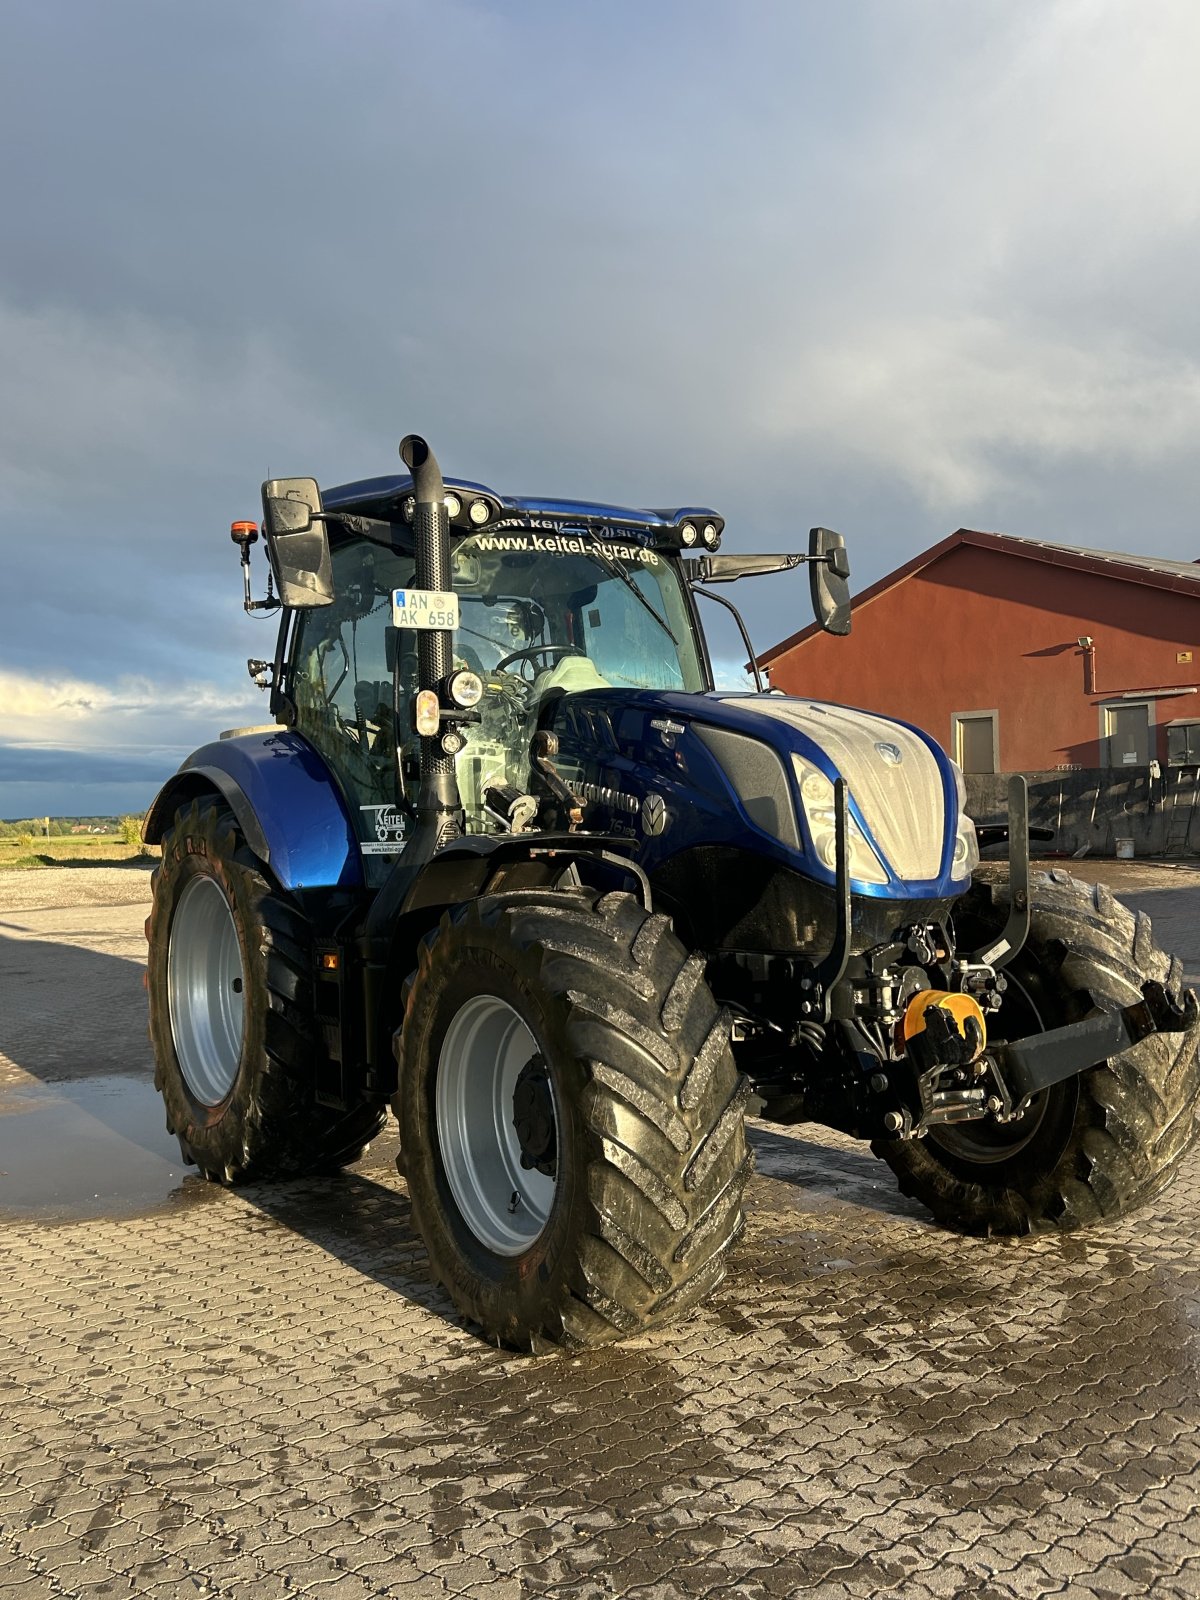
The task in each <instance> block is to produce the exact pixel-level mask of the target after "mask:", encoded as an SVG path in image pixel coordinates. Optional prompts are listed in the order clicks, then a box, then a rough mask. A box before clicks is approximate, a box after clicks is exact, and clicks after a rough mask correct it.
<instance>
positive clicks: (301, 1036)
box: [146, 797, 383, 1184]
mask: <svg viewBox="0 0 1200 1600" xmlns="http://www.w3.org/2000/svg"><path fill="white" fill-rule="evenodd" d="M152 884H153V892H154V899H153V904H152V907H151V911H150V917H149V920H148V922H147V926H146V932H147V937H148V939H149V942H150V951H149V958H148V972H147V980H146V986H147V991H148V993H149V997H150V1037H151V1040H152V1042H153V1045H154V1055H155V1069H154V1085H155V1088H156V1089H158V1091H159V1093H160V1094H161V1095H162V1097H163V1101H164V1103H165V1106H166V1117H167V1131H168V1133H173V1134H175V1135H176V1137H177V1138H178V1140H179V1149H180V1153H181V1154H182V1156H183V1159H184V1160H185V1161H186V1162H188V1163H190V1164H192V1165H195V1166H198V1167H199V1168H200V1170H201V1171H202V1172H203V1173H204V1174H205V1176H206V1177H209V1178H212V1179H215V1180H218V1181H221V1182H224V1183H231V1184H234V1183H244V1182H248V1181H250V1180H251V1179H255V1178H277V1177H296V1176H300V1175H301V1174H305V1173H311V1172H319V1171H329V1170H331V1169H333V1168H336V1167H340V1166H344V1165H346V1164H347V1163H349V1162H351V1161H357V1160H358V1158H359V1156H361V1155H362V1154H363V1151H364V1150H365V1148H366V1146H367V1143H368V1141H369V1140H371V1139H372V1138H374V1136H375V1134H376V1133H377V1132H378V1131H379V1129H380V1127H381V1126H382V1123H383V1115H382V1111H381V1109H380V1108H379V1107H377V1106H369V1105H368V1106H360V1107H356V1108H355V1109H354V1110H352V1111H351V1112H349V1113H346V1112H339V1111H334V1110H331V1109H330V1108H328V1107H326V1106H320V1105H318V1104H317V1102H316V1096H315V1092H314V1091H315V1083H316V1049H317V1046H316V1042H315V1030H314V1022H313V979H312V965H313V957H312V945H311V935H310V931H309V925H308V922H307V920H306V919H305V917H304V916H303V915H302V913H301V911H300V909H299V907H298V906H296V905H295V903H294V902H293V901H291V900H290V899H289V898H288V897H287V896H286V895H284V894H282V893H281V892H280V891H279V890H278V889H276V888H275V887H274V886H273V885H272V884H271V883H270V882H268V880H267V878H266V876H265V874H264V872H263V869H262V866H261V864H260V863H259V862H258V860H257V859H256V858H255V856H254V855H253V854H252V853H251V852H250V850H249V849H248V848H247V846H246V843H245V841H244V839H243V838H242V836H241V833H240V832H239V830H238V827H237V823H236V822H235V820H234V817H233V815H232V813H231V812H230V810H229V809H228V807H227V806H225V805H224V804H223V803H222V802H220V801H218V800H216V799H214V798H210V797H204V798H201V799H199V800H195V801H193V802H192V804H191V805H190V806H187V807H186V808H184V809H182V810H180V811H179V812H177V813H176V816H175V821H174V824H173V825H172V827H171V828H170V829H169V831H168V832H167V833H166V835H165V836H164V838H163V842H162V863H161V865H160V866H158V867H157V868H156V869H155V872H154V875H153V879H152Z"/></svg>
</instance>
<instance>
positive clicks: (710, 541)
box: [704, 522, 721, 550]
mask: <svg viewBox="0 0 1200 1600" xmlns="http://www.w3.org/2000/svg"><path fill="white" fill-rule="evenodd" d="M704 542H705V544H706V545H707V546H708V548H709V549H710V550H715V549H716V548H717V546H718V545H719V544H720V542H721V534H720V531H719V530H718V528H717V525H716V523H715V522H706V523H705V524H704Z"/></svg>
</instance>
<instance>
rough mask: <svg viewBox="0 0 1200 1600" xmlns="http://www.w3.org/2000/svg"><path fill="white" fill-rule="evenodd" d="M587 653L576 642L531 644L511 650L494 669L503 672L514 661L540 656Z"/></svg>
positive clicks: (529, 659) (582, 654)
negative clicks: (522, 648)
mask: <svg viewBox="0 0 1200 1600" xmlns="http://www.w3.org/2000/svg"><path fill="white" fill-rule="evenodd" d="M586 654H587V651H586V650H581V649H580V648H579V646H578V645H574V644H531V645H527V646H526V648H525V649H524V650H510V651H509V653H508V655H506V656H505V657H504V659H503V660H502V661H497V663H496V665H495V666H494V667H493V668H492V671H493V672H503V671H504V670H505V668H506V667H508V666H509V665H510V664H511V663H512V662H514V661H533V660H535V659H536V658H537V657H538V656H555V657H558V656H585V655H586Z"/></svg>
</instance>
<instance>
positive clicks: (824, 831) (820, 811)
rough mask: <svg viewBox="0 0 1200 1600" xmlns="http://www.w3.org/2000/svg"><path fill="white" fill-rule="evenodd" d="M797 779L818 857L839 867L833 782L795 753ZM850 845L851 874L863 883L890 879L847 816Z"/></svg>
mask: <svg viewBox="0 0 1200 1600" xmlns="http://www.w3.org/2000/svg"><path fill="white" fill-rule="evenodd" d="M792 766H793V767H794V768H795V771H796V782H797V783H798V784H799V786H800V804H801V805H802V806H803V808H804V815H805V818H806V819H807V821H808V831H809V832H810V833H811V834H812V841H813V849H814V850H815V851H816V854H817V859H818V860H819V861H822V862H823V863H824V864H825V866H827V867H828V868H829V870H830V871H831V872H835V871H836V870H837V805H836V803H835V800H834V792H833V783H832V781H831V780H830V779H829V778H827V777H826V776H825V774H824V773H823V772H822V771H821V770H820V769H819V768H818V767H814V766H813V764H812V762H811V761H806V760H805V759H804V757H803V756H796V755H794V756H793V757H792ZM846 823H847V828H846V846H847V855H848V857H849V866H850V876H851V878H857V879H858V881H859V883H886V882H887V881H888V875H887V873H886V871H885V870H884V867H883V864H882V862H881V861H880V859H879V857H878V856H877V855H876V854H875V852H874V850H872V848H871V846H870V845H869V844H868V843H867V841H866V838H865V837H864V835H863V832H862V829H861V828H860V827H859V825H858V823H857V822H855V820H854V818H853V817H851V816H847V818H846Z"/></svg>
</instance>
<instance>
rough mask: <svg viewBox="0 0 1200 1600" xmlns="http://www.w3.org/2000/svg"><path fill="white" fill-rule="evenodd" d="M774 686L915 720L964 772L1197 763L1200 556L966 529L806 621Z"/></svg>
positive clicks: (779, 664)
mask: <svg viewBox="0 0 1200 1600" xmlns="http://www.w3.org/2000/svg"><path fill="white" fill-rule="evenodd" d="M759 659H760V663H761V665H762V666H764V667H766V668H767V669H768V671H769V674H770V679H771V684H772V686H773V687H775V688H778V689H783V690H785V691H786V692H787V693H788V694H798V695H807V696H811V697H813V698H816V699H824V700H836V701H840V702H842V703H843V704H847V705H853V706H860V707H862V708H863V709H864V710H869V711H879V712H883V713H884V714H886V715H888V716H895V717H900V718H903V719H904V720H905V721H908V722H915V723H917V724H918V725H919V726H920V727H923V728H925V729H927V730H928V731H929V732H930V733H932V734H933V735H934V737H935V738H937V739H939V740H940V741H941V742H942V743H943V744H944V745H945V747H946V749H947V750H948V751H949V752H950V753H951V755H953V756H954V757H955V758H956V759H957V760H958V761H959V762H961V764H962V766H963V767H964V769H965V770H966V771H968V772H1046V771H1051V770H1053V769H1054V768H1057V767H1129V766H1141V767H1145V766H1148V765H1149V763H1150V762H1151V761H1152V760H1157V761H1158V762H1159V763H1160V764H1162V765H1163V766H1164V767H1165V766H1166V765H1167V764H1168V763H1171V764H1178V763H1181V762H1183V763H1188V764H1192V765H1195V764H1196V763H1197V762H1200V696H1197V689H1198V688H1200V564H1195V565H1193V564H1191V563H1189V562H1186V561H1165V560H1159V559H1158V558H1157V557H1154V556H1135V555H1117V554H1111V553H1109V552H1107V551H1102V550H1082V549H1077V548H1074V547H1072V546H1070V545H1056V544H1046V543H1043V542H1042V541H1040V540H1036V539H1018V538H1012V537H1010V536H1008V535H1006V534H999V533H973V532H971V531H970V530H969V529H966V528H960V529H959V530H958V532H957V533H953V534H951V535H950V537H949V538H948V539H943V540H942V542H941V544H937V545H934V546H933V548H932V549H930V550H926V551H925V552H924V553H923V554H922V555H919V556H917V557H915V558H914V559H913V560H912V561H909V562H908V563H907V564H906V565H904V566H902V567H899V568H897V570H896V571H895V572H892V573H889V574H888V576H887V577H886V578H881V579H880V580H879V582H878V583H874V584H872V585H871V587H870V588H869V589H865V590H864V591H863V592H862V593H861V594H860V595H859V596H858V597H857V599H856V600H855V602H854V628H853V632H852V633H851V635H850V637H849V638H846V639H839V638H835V637H833V636H831V635H829V634H826V633H822V632H821V630H820V629H819V628H817V627H816V626H813V627H808V628H804V629H803V630H802V631H801V632H799V633H796V634H793V635H792V637H791V638H790V639H785V640H784V641H783V642H782V643H781V644H777V645H775V646H774V647H773V648H772V649H770V650H768V651H766V652H765V654H763V655H762V656H761V657H760V658H759Z"/></svg>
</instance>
